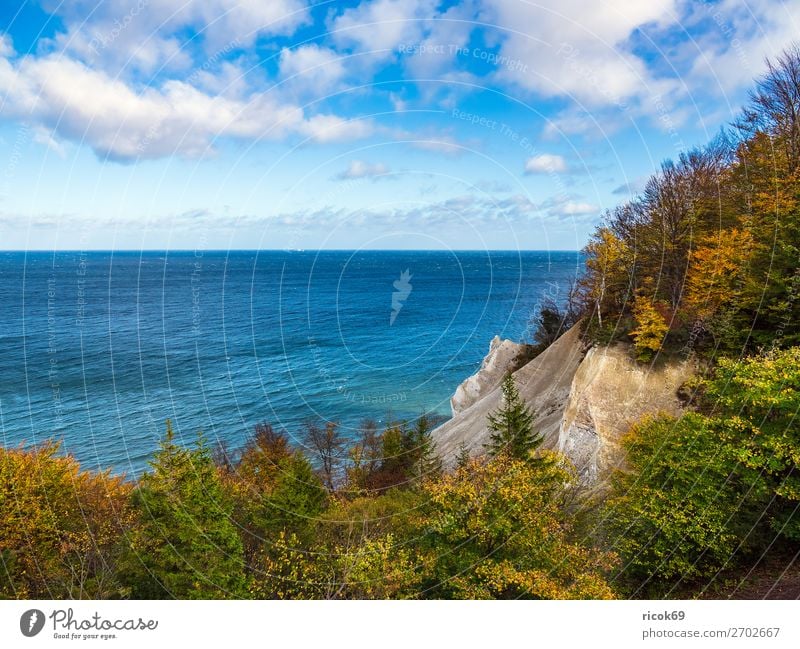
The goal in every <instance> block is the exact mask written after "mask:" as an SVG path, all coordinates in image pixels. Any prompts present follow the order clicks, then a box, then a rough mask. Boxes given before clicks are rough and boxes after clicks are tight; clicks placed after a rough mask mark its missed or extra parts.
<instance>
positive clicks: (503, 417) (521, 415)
mask: <svg viewBox="0 0 800 649" xmlns="http://www.w3.org/2000/svg"><path fill="white" fill-rule="evenodd" d="M501 390H502V393H503V402H502V404H501V405H500V406H499V407H498V408H497V410H495V411H494V412H491V413H489V415H488V417H487V423H488V427H489V430H490V431H492V434H491V436H490V438H489V442H488V443H487V444H486V449H487V451H488V452H489V454H490V455H491V456H493V457H496V456H498V455H501V454H505V455H508V456H509V457H513V458H516V459H518V460H532V459H533V452H534V451H535V450H536V449H537V448H538V447H539V446H540V445H541V443H542V441H543V438H542V436H541V434H540V433H539V432H537V431H534V429H533V422H534V419H535V414H534V412H533V411H532V410H531V409H530V408H529V407H528V406H527V405H526V404H525V401H523V399H522V397H521V396H520V394H519V390H518V389H517V384H516V381H514V377H513V375H511V374H508V375H506V377H505V379H504V380H503V383H502V385H501Z"/></svg>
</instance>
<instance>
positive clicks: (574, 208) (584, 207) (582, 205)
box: [548, 200, 600, 216]
mask: <svg viewBox="0 0 800 649" xmlns="http://www.w3.org/2000/svg"><path fill="white" fill-rule="evenodd" d="M599 211H600V208H599V207H598V206H597V205H593V204H592V203H587V202H583V201H573V200H565V201H559V202H557V203H556V204H555V205H553V207H551V208H550V209H549V210H548V213H549V214H551V215H552V216H587V215H590V214H592V215H594V214H597V213H598V212H599Z"/></svg>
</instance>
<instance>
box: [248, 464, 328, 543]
mask: <svg viewBox="0 0 800 649" xmlns="http://www.w3.org/2000/svg"><path fill="white" fill-rule="evenodd" d="M327 501H328V493H327V491H326V490H325V487H324V486H323V484H322V482H321V481H320V479H319V477H318V476H317V474H316V473H315V471H314V468H313V467H312V466H311V463H310V462H309V461H308V458H307V457H306V456H305V455H303V454H302V453H300V452H299V451H298V452H296V453H293V454H292V455H290V456H289V457H288V458H286V459H284V460H282V461H281V463H280V466H279V473H278V479H277V480H276V482H275V486H274V488H273V489H272V491H271V492H270V493H269V495H268V496H267V497H266V498H265V499H264V501H263V503H262V504H261V505H260V506H259V505H258V504H256V507H257V509H258V514H257V520H256V525H257V526H258V527H260V528H261V530H262V531H263V532H270V531H272V532H279V531H287V532H291V533H294V534H296V535H297V536H299V537H301V538H305V537H306V536H307V535H306V534H305V532H307V531H310V528H311V527H313V524H314V523H315V522H316V519H317V517H318V516H319V515H320V513H322V511H324V509H325V506H326V504H327Z"/></svg>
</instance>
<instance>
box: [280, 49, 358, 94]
mask: <svg viewBox="0 0 800 649" xmlns="http://www.w3.org/2000/svg"><path fill="white" fill-rule="evenodd" d="M279 65H280V72H281V76H282V77H283V79H284V80H286V82H287V83H289V84H290V86H291V87H292V88H294V89H296V90H297V91H298V92H300V93H301V94H308V93H310V94H313V95H315V96H318V95H322V94H323V93H326V92H330V91H331V90H333V89H335V88H336V87H337V86H338V85H339V83H340V82H341V80H342V78H343V77H344V76H345V73H346V70H345V67H344V64H343V61H342V58H341V57H340V56H339V55H338V54H337V53H336V52H334V51H333V50H332V49H329V48H326V47H320V46H319V45H304V46H302V47H297V48H294V49H289V48H284V49H283V50H281V56H280V64H279Z"/></svg>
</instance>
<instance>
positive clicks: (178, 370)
mask: <svg viewBox="0 0 800 649" xmlns="http://www.w3.org/2000/svg"><path fill="white" fill-rule="evenodd" d="M582 265H583V259H582V257H581V255H580V254H579V253H577V252H431V251H416V252H403V251H386V252H383V251H380V252H378V251H357V252H344V251H342V252H340V251H329V252H276V251H268V252H266V251H260V252H256V251H247V252H245V251H237V252H224V251H223V252H215V251H188V252H143V253H139V252H114V253H111V252H88V253H81V252H58V253H52V252H50V253H47V252H36V253H31V252H27V253H25V252H0V433H1V434H2V438H1V439H2V443H3V444H4V445H6V446H13V445H16V444H19V443H20V442H23V441H25V442H27V443H36V442H40V441H42V440H44V439H47V438H56V439H60V440H62V441H63V448H64V450H65V451H67V452H70V453H72V454H74V455H75V456H76V457H77V458H78V459H79V460H80V461H81V463H82V464H83V465H84V466H85V467H87V468H108V467H111V468H113V469H114V471H117V472H126V473H129V474H131V473H132V474H135V473H137V472H139V471H141V470H142V469H143V468H144V467H145V466H146V461H147V459H148V457H149V456H150V454H151V453H152V452H153V450H154V449H155V447H156V445H157V443H158V440H159V438H160V437H161V435H162V434H163V431H164V422H165V420H166V419H168V418H169V419H171V420H172V422H173V427H174V429H175V431H176V433H177V435H178V436H179V438H181V439H183V440H184V441H190V440H191V439H193V438H194V436H195V434H196V432H197V431H198V430H203V431H204V432H205V433H206V435H207V436H208V438H209V439H210V440H211V441H212V443H213V442H215V441H216V440H225V441H226V442H227V443H228V444H229V445H230V446H231V447H236V446H237V445H239V444H241V443H242V441H243V440H244V439H245V438H246V437H247V436H248V435H249V434H250V432H251V431H252V428H253V426H254V425H255V424H256V423H258V422H261V421H268V422H270V423H272V424H273V425H275V426H278V427H281V428H284V429H285V430H287V431H288V432H289V433H290V434H293V435H294V434H297V433H298V431H299V429H300V427H301V425H302V424H303V422H305V421H308V420H309V419H316V420H318V421H323V422H324V421H328V420H333V421H337V422H339V423H340V425H341V426H342V428H343V429H344V430H345V431H346V432H351V431H355V429H356V427H357V425H358V423H359V422H360V421H361V420H362V419H364V418H366V417H370V418H374V419H376V420H378V421H386V420H387V419H389V418H401V417H402V418H414V417H415V416H418V415H419V414H420V413H421V412H423V411H428V412H436V413H441V414H449V412H450V408H449V398H450V396H451V395H452V393H453V391H454V390H455V388H456V386H457V385H458V384H459V383H460V382H461V381H462V380H463V379H464V378H465V377H466V376H468V375H469V374H471V373H472V372H474V371H475V370H476V369H477V367H478V366H479V365H480V362H481V359H482V358H483V356H484V355H485V354H486V352H487V350H488V345H489V342H490V340H491V339H492V337H493V336H495V335H500V336H502V337H507V338H512V339H515V340H521V339H524V338H526V336H528V335H529V332H528V326H529V320H530V317H531V314H532V313H533V312H534V310H535V309H536V307H537V304H538V303H539V302H540V301H541V300H542V298H543V297H544V296H546V295H548V294H549V295H551V296H553V297H555V298H556V299H559V298H563V296H564V292H565V290H566V286H567V284H568V282H569V281H571V280H573V279H574V278H575V277H576V275H578V274H579V273H580V271H581V268H582ZM405 271H407V273H406V274H405V276H404V272H405Z"/></svg>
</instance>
